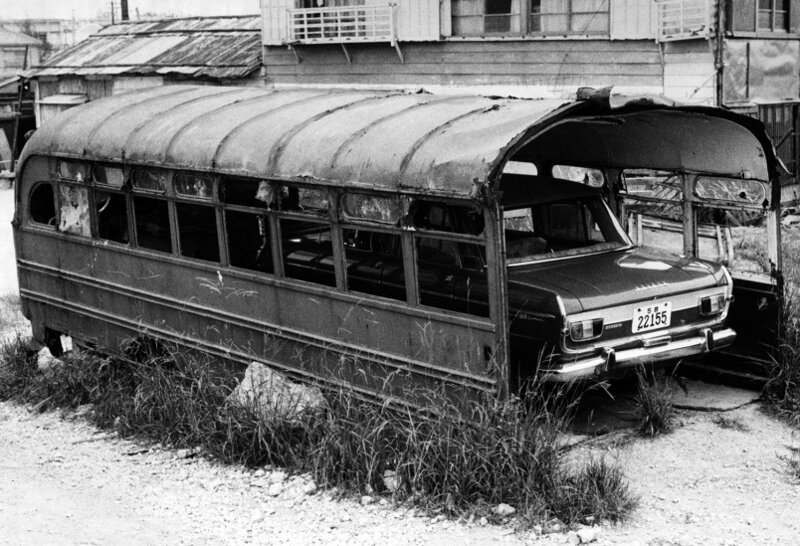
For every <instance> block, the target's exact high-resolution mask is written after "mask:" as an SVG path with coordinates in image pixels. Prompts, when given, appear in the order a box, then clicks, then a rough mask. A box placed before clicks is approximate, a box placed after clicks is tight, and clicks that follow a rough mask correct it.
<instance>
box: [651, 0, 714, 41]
mask: <svg viewBox="0 0 800 546" xmlns="http://www.w3.org/2000/svg"><path fill="white" fill-rule="evenodd" d="M657 3H658V41H660V42H668V41H671V40H689V39H692V38H704V37H706V36H708V35H709V34H710V33H711V30H712V29H713V27H714V20H715V17H714V5H715V2H714V0H657Z"/></svg>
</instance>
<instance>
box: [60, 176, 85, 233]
mask: <svg viewBox="0 0 800 546" xmlns="http://www.w3.org/2000/svg"><path fill="white" fill-rule="evenodd" d="M59 193H60V198H61V199H60V205H61V206H60V212H61V214H60V217H61V222H60V223H59V225H58V230H59V231H61V232H63V233H71V234H73V235H80V236H82V237H91V236H92V230H91V223H90V219H89V188H86V187H84V186H75V185H71V184H61V186H60V192H59Z"/></svg>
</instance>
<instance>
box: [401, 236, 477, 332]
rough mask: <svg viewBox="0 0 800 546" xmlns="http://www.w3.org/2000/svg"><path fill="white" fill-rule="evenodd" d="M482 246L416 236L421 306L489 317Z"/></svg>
mask: <svg viewBox="0 0 800 546" xmlns="http://www.w3.org/2000/svg"><path fill="white" fill-rule="evenodd" d="M484 256H485V251H484V248H483V246H482V245H478V244H473V243H462V242H457V241H451V240H447V239H440V238H436V237H417V275H418V278H419V297H420V303H421V304H422V305H430V306H432V307H439V308H440V309H448V310H451V311H460V312H462V313H469V314H472V315H478V316H482V317H488V316H489V292H488V284H487V277H486V268H485V267H483V262H484Z"/></svg>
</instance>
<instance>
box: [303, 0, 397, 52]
mask: <svg viewBox="0 0 800 546" xmlns="http://www.w3.org/2000/svg"><path fill="white" fill-rule="evenodd" d="M393 7H394V6H393V5H388V6H342V7H335V8H305V9H290V10H289V17H288V26H289V28H288V33H287V36H288V41H289V42H295V43H305V44H312V43H345V42H391V43H392V45H394V44H395V42H396V41H397V40H396V35H395V22H394V10H393Z"/></svg>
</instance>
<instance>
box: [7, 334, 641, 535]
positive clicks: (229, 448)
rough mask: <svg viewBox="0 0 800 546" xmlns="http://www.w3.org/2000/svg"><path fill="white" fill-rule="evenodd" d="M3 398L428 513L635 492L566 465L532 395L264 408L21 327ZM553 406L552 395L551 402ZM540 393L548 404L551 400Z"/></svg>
mask: <svg viewBox="0 0 800 546" xmlns="http://www.w3.org/2000/svg"><path fill="white" fill-rule="evenodd" d="M0 359H2V361H1V363H0V399H2V400H17V401H20V402H25V403H30V404H35V405H36V406H37V407H38V408H39V409H41V410H45V409H55V408H75V407H77V406H78V405H81V404H87V403H90V404H92V405H93V411H92V412H91V414H90V415H91V416H92V419H93V420H94V422H95V423H96V424H97V425H98V426H100V427H106V428H108V427H114V428H116V429H117V430H118V431H119V432H120V434H122V435H128V436H130V435H137V436H142V437H146V438H148V439H151V440H155V441H159V442H163V443H164V444H166V445H170V446H174V447H198V446H199V447H202V448H203V450H204V451H205V452H206V453H208V454H209V455H211V456H214V457H216V458H218V459H220V460H222V461H225V462H229V463H242V464H245V465H249V466H260V465H264V464H273V465H278V466H282V467H286V468H288V469H290V470H292V471H296V472H310V473H311V474H312V475H313V477H314V479H315V481H316V483H317V484H318V485H320V486H322V487H336V488H339V489H340V490H343V491H346V492H349V493H350V494H354V495H361V494H365V493H368V494H373V493H375V494H383V495H387V496H388V495H391V496H392V497H393V498H394V499H395V500H396V501H398V502H406V503H413V504H415V505H416V506H418V507H420V508H422V509H425V510H429V511H431V512H437V513H446V514H448V515H451V516H459V515H466V514H475V515H478V516H483V515H485V516H487V517H488V518H490V519H493V520H495V521H498V520H500V519H501V516H499V515H495V514H493V513H492V511H491V508H492V507H494V506H497V505H499V504H500V503H506V504H509V505H512V506H513V507H514V508H516V515H515V517H517V518H518V521H519V522H520V523H522V524H526V523H527V524H532V523H535V522H542V521H544V520H545V519H550V518H558V519H559V520H561V521H562V522H564V523H572V522H577V521H584V520H586V518H589V517H594V518H595V520H597V521H600V520H603V519H607V520H612V521H616V520H620V519H622V518H624V517H625V516H626V515H627V514H628V513H629V512H630V511H631V510H632V509H633V507H634V506H635V505H636V498H635V497H634V495H633V494H631V493H630V492H629V490H628V487H627V483H626V481H625V479H624V477H623V475H622V473H621V471H620V470H619V468H617V467H615V466H612V465H611V464H608V463H606V462H605V461H603V460H600V461H588V462H586V463H583V464H582V465H581V464H579V465H577V466H576V465H575V464H570V465H567V464H565V461H564V459H565V457H564V452H563V451H562V450H560V448H559V437H558V435H559V431H560V430H561V428H562V426H563V425H564V424H565V420H566V418H567V417H566V415H565V414H564V413H563V412H562V411H553V410H552V406H553V404H549V405H548V403H547V402H550V401H548V400H544V399H543V396H542V395H535V394H532V395H529V397H528V399H526V400H518V399H509V400H495V399H490V400H486V401H484V402H482V403H478V402H474V403H469V404H466V405H465V404H463V403H461V404H460V405H458V406H456V405H455V404H454V403H452V402H450V401H448V400H447V399H446V398H444V397H441V396H438V395H437V394H436V393H425V395H426V396H427V397H428V406H429V408H430V409H431V410H432V411H430V412H428V413H426V415H425V416H422V415H420V414H419V413H418V412H411V411H400V410H398V409H396V408H394V407H390V406H389V405H387V404H376V403H370V402H365V401H363V400H361V399H359V398H357V397H356V396H354V394H353V393H352V392H351V391H348V390H346V389H342V390H338V391H335V392H327V393H325V404H324V407H323V409H318V410H315V411H313V412H309V413H307V414H306V415H305V418H304V419H301V420H297V419H293V420H291V421H289V420H286V419H280V418H273V419H267V418H264V417H263V416H262V415H261V413H260V412H259V411H258V410H257V409H256V408H254V407H250V406H241V405H239V404H235V403H232V402H230V401H229V399H228V396H229V395H230V394H231V392H232V391H233V389H234V387H235V380H234V379H233V377H232V374H231V373H230V372H226V371H225V370H223V369H220V367H218V366H214V365H211V363H209V362H206V361H203V360H202V359H192V358H180V359H164V358H149V359H146V360H145V361H144V362H140V363H139V362H131V361H123V360H118V359H110V358H101V357H97V356H93V355H88V354H85V353H84V354H71V355H68V356H66V357H65V358H64V363H63V365H61V366H52V367H50V368H48V369H44V370H40V369H39V368H38V367H37V364H36V361H35V357H34V356H33V355H31V354H29V353H28V352H27V351H26V349H25V346H24V343H23V342H22V341H21V340H19V339H17V340H16V341H14V342H12V343H7V344H6V345H4V346H3V347H2V349H1V350H0ZM556 405H557V404H556ZM548 406H549V407H548Z"/></svg>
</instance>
